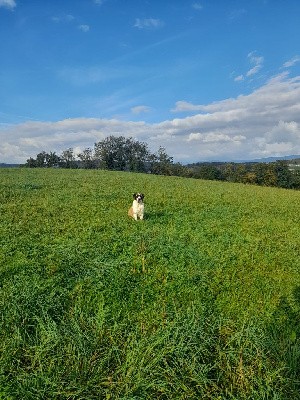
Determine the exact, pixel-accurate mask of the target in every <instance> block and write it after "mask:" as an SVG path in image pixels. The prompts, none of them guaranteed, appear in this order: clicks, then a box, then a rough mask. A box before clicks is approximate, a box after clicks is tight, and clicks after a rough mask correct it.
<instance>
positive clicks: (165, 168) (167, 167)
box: [150, 146, 173, 175]
mask: <svg viewBox="0 0 300 400" xmlns="http://www.w3.org/2000/svg"><path fill="white" fill-rule="evenodd" d="M150 160H151V172H153V173H154V174H157V175H172V166H173V157H170V156H168V154H167V153H166V150H165V148H164V147H161V146H160V147H159V149H158V151H157V153H156V154H152V155H151V156H150Z"/></svg>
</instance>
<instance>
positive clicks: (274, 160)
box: [234, 155, 300, 163]
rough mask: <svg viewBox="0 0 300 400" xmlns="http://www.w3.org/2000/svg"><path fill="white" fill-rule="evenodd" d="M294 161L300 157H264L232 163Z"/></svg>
mask: <svg viewBox="0 0 300 400" xmlns="http://www.w3.org/2000/svg"><path fill="white" fill-rule="evenodd" d="M294 159H300V155H290V156H282V157H265V158H256V159H253V160H244V161H242V160H240V161H234V162H237V163H239V162H244V163H248V162H249V163H250V162H266V163H268V162H276V161H279V160H294Z"/></svg>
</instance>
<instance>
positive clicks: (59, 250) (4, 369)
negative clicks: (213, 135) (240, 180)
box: [0, 169, 300, 400]
mask: <svg viewBox="0 0 300 400" xmlns="http://www.w3.org/2000/svg"><path fill="white" fill-rule="evenodd" d="M135 191H142V192H144V193H145V204H146V219H145V220H144V221H138V222H135V221H133V220H130V219H129V218H128V217H127V209H128V208H129V206H130V203H131V196H132V193H133V192H135ZM299 204H300V192H296V191H288V190H283V189H276V188H264V187H256V186H250V185H242V184H241V185H240V184H230V183H222V182H214V181H200V180H193V179H184V178H178V177H164V176H154V175H146V174H132V173H119V172H108V171H86V170H77V171H76V170H59V169H43V170H32V169H2V170H0V221H1V224H0V232H1V235H0V240H1V249H0V310H1V313H0V399H8V400H9V399H123V400H125V399H127V400H129V399H130V400H133V399H136V400H137V399H219V400H221V399H247V400H249V399H257V400H261V399H274V400H275V399H276V400H279V399H282V400H287V399H300V395H299V392H300V380H299V376H300V347H299V344H300V324H299V321H300V257H299V256H300V254H299V253H300V250H299V249H300V246H299V245H300V240H299Z"/></svg>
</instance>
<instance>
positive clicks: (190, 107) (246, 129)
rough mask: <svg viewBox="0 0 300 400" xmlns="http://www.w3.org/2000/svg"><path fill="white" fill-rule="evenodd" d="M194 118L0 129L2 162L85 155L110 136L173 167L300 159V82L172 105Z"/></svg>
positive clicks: (280, 80)
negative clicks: (72, 151)
mask: <svg viewBox="0 0 300 400" xmlns="http://www.w3.org/2000/svg"><path fill="white" fill-rule="evenodd" d="M175 110H176V111H185V112H192V113H195V112H197V114H196V115H190V116H187V117H186V118H174V119H172V120H166V121H162V122H160V123H155V124H150V123H145V122H132V121H131V122H128V121H121V120H118V119H97V118H90V119H88V118H77V119H66V120H62V121H57V122H30V121H29V122H26V123H22V124H18V125H12V126H5V125H4V126H2V127H1V126H0V136H1V143H2V145H1V147H0V162H25V161H26V159H27V158H29V157H30V156H31V157H35V156H36V154H37V153H39V152H40V151H42V150H45V151H56V153H57V154H60V153H61V151H62V150H65V149H67V148H69V147H73V148H80V149H84V148H86V147H92V146H93V144H94V143H95V142H97V141H100V140H102V139H103V138H105V137H107V136H109V135H115V136H120V135H123V136H125V137H127V136H132V137H134V138H136V139H137V140H141V141H145V142H147V143H148V144H149V147H150V149H152V150H153V151H156V150H157V148H158V147H159V146H163V147H165V148H166V150H167V152H168V154H170V155H171V156H173V157H174V160H175V161H181V162H192V161H203V160H233V161H234V160H240V159H253V158H259V157H266V156H281V155H287V154H300V76H296V77H293V78H290V77H289V75H288V74H287V73H282V74H280V75H277V76H274V77H273V78H272V79H270V80H269V81H267V82H266V83H265V84H264V85H263V86H261V87H260V88H258V89H256V90H255V91H253V92H252V93H250V94H248V95H240V96H237V97H235V98H228V99H224V100H222V101H218V102H212V103H209V104H192V103H189V102H186V101H180V102H177V103H176V108H175Z"/></svg>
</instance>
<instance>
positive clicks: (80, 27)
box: [78, 25, 90, 32]
mask: <svg viewBox="0 0 300 400" xmlns="http://www.w3.org/2000/svg"><path fill="white" fill-rule="evenodd" d="M78 29H80V30H81V31H82V32H88V31H89V30H90V27H89V25H79V26H78Z"/></svg>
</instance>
